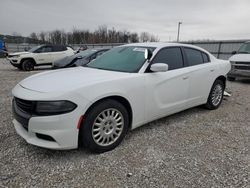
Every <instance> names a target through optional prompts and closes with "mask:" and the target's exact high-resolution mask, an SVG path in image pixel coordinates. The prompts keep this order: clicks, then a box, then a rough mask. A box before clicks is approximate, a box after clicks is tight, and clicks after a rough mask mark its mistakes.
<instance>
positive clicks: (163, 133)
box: [0, 59, 250, 187]
mask: <svg viewBox="0 0 250 188" xmlns="http://www.w3.org/2000/svg"><path fill="white" fill-rule="evenodd" d="M40 71H44V70H41V69H39V70H36V71H33V72H23V71H18V70H17V69H15V68H13V67H12V66H11V65H9V64H8V62H7V61H6V60H3V59H2V60H0V86H1V87H0V128H1V131H0V187H31V186H33V187H54V186H55V187H59V186H60V187H250V152H249V149H250V140H249V138H250V113H249V112H250V97H249V94H250V81H236V82H228V86H227V91H229V92H230V93H232V96H231V97H230V98H226V99H225V100H224V101H223V103H222V105H221V107H220V108H219V109H218V110H214V111H209V110H206V109H203V108H201V107H197V108H192V109H190V110H186V111H184V112H181V113H178V114H175V115H172V116H169V117H166V118H163V119H160V120H157V121H154V122H152V123H149V124H147V125H144V126H142V127H140V128H138V129H136V130H134V131H131V132H130V133H129V134H128V135H127V136H126V138H125V140H124V141H123V142H122V144H121V145H120V146H119V147H117V148H116V149H115V150H113V151H110V152H107V153H104V154H98V155H97V154H92V153H90V152H88V151H85V150H84V149H78V150H71V151H53V150H47V149H42V148H38V147H35V146H32V145H29V144H27V143H26V142H25V141H24V140H23V139H22V138H21V137H20V136H18V135H17V134H16V132H15V130H14V127H13V125H12V119H13V117H12V114H11V106H10V102H11V89H12V88H13V87H14V86H15V85H16V84H17V83H18V82H19V81H20V80H22V79H24V78H26V77H27V76H29V75H32V74H35V73H37V72H40Z"/></svg>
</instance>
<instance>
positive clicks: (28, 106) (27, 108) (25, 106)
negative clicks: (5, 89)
mask: <svg viewBox="0 0 250 188" xmlns="http://www.w3.org/2000/svg"><path fill="white" fill-rule="evenodd" d="M14 101H15V102H16V105H17V106H18V108H20V109H21V110H22V111H24V112H27V113H29V114H32V112H33V111H34V106H35V103H34V102H32V101H28V100H23V99H19V98H16V97H15V99H14Z"/></svg>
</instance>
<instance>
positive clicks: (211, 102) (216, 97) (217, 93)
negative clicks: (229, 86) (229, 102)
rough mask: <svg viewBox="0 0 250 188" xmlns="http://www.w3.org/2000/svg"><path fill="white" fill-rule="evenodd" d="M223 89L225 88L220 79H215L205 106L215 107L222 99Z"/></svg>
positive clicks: (213, 108) (212, 108) (211, 108)
mask: <svg viewBox="0 0 250 188" xmlns="http://www.w3.org/2000/svg"><path fill="white" fill-rule="evenodd" d="M224 90H225V85H224V83H223V82H222V81H221V80H216V81H215V82H214V84H213V86H212V88H211V91H210V93H209V96H208V99H207V103H206V105H205V106H206V107H207V108H208V109H210V110H215V109H217V108H218V107H219V106H220V104H221V102H222V100H223V94H224Z"/></svg>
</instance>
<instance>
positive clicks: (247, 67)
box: [234, 65, 250, 70]
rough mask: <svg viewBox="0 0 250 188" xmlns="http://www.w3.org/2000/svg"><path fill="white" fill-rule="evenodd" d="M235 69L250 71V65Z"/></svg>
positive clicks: (238, 66)
mask: <svg viewBox="0 0 250 188" xmlns="http://www.w3.org/2000/svg"><path fill="white" fill-rule="evenodd" d="M234 68H235V69H239V70H250V65H249V66H240V65H237V66H234Z"/></svg>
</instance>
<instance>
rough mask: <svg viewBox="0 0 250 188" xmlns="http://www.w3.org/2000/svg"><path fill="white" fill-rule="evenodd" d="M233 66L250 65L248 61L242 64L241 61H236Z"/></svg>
mask: <svg viewBox="0 0 250 188" xmlns="http://www.w3.org/2000/svg"><path fill="white" fill-rule="evenodd" d="M235 64H236V65H237V64H242V65H250V61H249V62H242V61H237V62H235Z"/></svg>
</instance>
